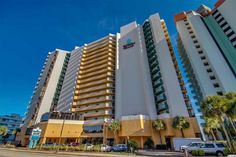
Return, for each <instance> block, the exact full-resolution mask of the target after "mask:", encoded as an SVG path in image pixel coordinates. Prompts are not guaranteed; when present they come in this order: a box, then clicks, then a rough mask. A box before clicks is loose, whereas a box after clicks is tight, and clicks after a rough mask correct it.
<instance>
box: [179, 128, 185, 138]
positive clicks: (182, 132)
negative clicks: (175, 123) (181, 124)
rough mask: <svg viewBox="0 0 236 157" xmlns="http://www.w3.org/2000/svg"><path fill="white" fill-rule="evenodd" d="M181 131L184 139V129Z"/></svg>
mask: <svg viewBox="0 0 236 157" xmlns="http://www.w3.org/2000/svg"><path fill="white" fill-rule="evenodd" d="M180 131H181V134H182V137H183V138H185V137H184V131H183V129H180Z"/></svg>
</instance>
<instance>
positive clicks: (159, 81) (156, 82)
mask: <svg viewBox="0 0 236 157" xmlns="http://www.w3.org/2000/svg"><path fill="white" fill-rule="evenodd" d="M162 84H163V81H162V79H158V80H157V81H155V82H154V83H153V86H154V87H157V86H160V85H162Z"/></svg>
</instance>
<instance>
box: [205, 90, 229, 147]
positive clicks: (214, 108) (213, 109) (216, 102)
mask: <svg viewBox="0 0 236 157" xmlns="http://www.w3.org/2000/svg"><path fill="white" fill-rule="evenodd" d="M201 108H202V112H203V114H204V115H205V117H210V118H216V119H217V120H218V121H219V123H220V125H221V127H222V129H223V132H224V134H225V136H226V139H227V142H228V144H229V147H230V149H232V144H231V142H230V138H229V135H228V132H227V130H226V127H225V123H224V117H225V113H226V111H227V109H228V107H227V105H226V99H225V98H224V97H222V96H219V95H216V96H207V97H206V98H205V99H204V100H203V101H202V103H201Z"/></svg>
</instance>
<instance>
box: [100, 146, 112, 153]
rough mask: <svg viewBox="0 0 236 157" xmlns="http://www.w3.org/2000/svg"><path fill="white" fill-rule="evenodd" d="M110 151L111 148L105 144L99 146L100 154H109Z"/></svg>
mask: <svg viewBox="0 0 236 157" xmlns="http://www.w3.org/2000/svg"><path fill="white" fill-rule="evenodd" d="M109 151H111V146H108V145H106V144H102V145H101V152H109Z"/></svg>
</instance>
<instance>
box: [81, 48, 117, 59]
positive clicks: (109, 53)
mask: <svg viewBox="0 0 236 157" xmlns="http://www.w3.org/2000/svg"><path fill="white" fill-rule="evenodd" d="M114 52H115V51H113V50H112V49H107V50H106V51H101V52H97V53H95V54H94V55H92V56H89V57H83V59H82V61H90V60H94V59H96V58H100V57H103V56H111V57H115V54H114Z"/></svg>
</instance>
